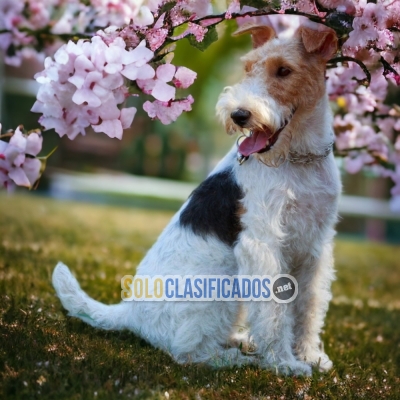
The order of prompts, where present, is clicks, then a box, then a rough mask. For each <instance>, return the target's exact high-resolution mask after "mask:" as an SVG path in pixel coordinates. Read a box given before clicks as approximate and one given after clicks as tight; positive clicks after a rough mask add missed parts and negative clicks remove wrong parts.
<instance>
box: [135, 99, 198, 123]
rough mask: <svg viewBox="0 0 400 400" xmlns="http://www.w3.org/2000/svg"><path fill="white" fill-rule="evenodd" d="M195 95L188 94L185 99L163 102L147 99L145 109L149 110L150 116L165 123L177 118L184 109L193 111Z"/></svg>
mask: <svg viewBox="0 0 400 400" xmlns="http://www.w3.org/2000/svg"><path fill="white" fill-rule="evenodd" d="M193 101H194V100H193V97H192V96H188V97H187V98H186V99H183V100H176V101H170V102H162V101H159V100H155V101H154V102H153V103H151V102H150V101H146V102H145V103H144V104H143V109H144V110H145V111H146V112H147V114H148V115H149V117H150V118H153V119H158V120H160V121H161V122H162V123H163V124H164V125H168V124H170V123H171V122H174V121H176V120H177V118H178V117H179V116H180V115H181V114H182V112H183V111H191V109H192V107H191V105H192V104H193Z"/></svg>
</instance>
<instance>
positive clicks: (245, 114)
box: [231, 108, 251, 127]
mask: <svg viewBox="0 0 400 400" xmlns="http://www.w3.org/2000/svg"><path fill="white" fill-rule="evenodd" d="M250 116H251V112H250V111H247V110H243V109H241V108H238V109H237V110H235V111H233V112H232V113H231V118H232V119H233V121H234V122H235V124H236V125H239V126H241V127H243V126H245V125H246V124H247V122H248V121H249V119H250Z"/></svg>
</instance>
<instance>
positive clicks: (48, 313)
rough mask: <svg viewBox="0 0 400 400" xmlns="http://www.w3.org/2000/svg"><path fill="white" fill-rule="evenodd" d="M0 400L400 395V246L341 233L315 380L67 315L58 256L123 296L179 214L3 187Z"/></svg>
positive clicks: (110, 296)
mask: <svg viewBox="0 0 400 400" xmlns="http://www.w3.org/2000/svg"><path fill="white" fill-rule="evenodd" d="M0 208H1V211H0V230H1V232H0V399H33V398H40V399H56V398H57V399H64V398H68V399H84V400H85V399H92V398H96V399H113V398H121V399H122V398H131V399H196V400H197V399H318V400H319V399H337V398H341V399H346V400H347V399H359V398H363V399H373V400H375V399H400V296H399V288H400V249H399V248H397V247H393V246H387V245H381V244H371V243H366V242H350V241H343V240H341V239H338V240H337V241H336V268H337V276H338V279H337V280H336V281H335V283H334V285H333V292H334V300H333V302H332V304H331V306H330V310H329V313H328V317H327V320H326V327H325V333H324V335H323V339H324V343H325V349H326V351H327V353H328V354H329V355H330V357H331V359H332V360H333V362H334V369H333V370H332V371H331V372H329V373H327V374H320V373H317V372H315V373H314V375H313V376H312V378H293V377H282V376H276V375H274V374H273V373H271V372H268V371H264V370H260V369H258V368H255V367H243V368H233V369H224V370H218V371H216V370H211V369H209V368H207V367H204V366H198V365H188V366H180V365H177V364H175V363H174V362H173V361H172V360H171V358H170V357H169V356H168V355H167V354H165V353H163V352H161V351H159V350H156V349H154V348H152V347H151V346H149V345H148V344H147V343H146V342H145V341H143V340H141V339H139V338H137V337H135V336H134V335H133V334H131V333H129V332H126V331H124V332H106V331H100V330H96V329H94V328H91V327H90V326H88V325H85V324H84V323H83V322H81V321H79V320H76V319H72V318H69V317H67V316H66V313H65V312H64V311H63V309H62V306H61V304H60V302H59V301H58V299H57V298H56V296H55V294H54V290H53V288H52V286H51V273H52V269H53V267H54V266H55V264H56V263H57V261H59V260H62V261H63V262H65V263H66V264H67V265H68V266H69V267H70V268H71V269H72V271H73V272H74V273H75V274H76V276H77V277H78V279H79V282H80V283H81V286H82V287H83V289H84V290H86V291H87V292H88V293H89V295H91V296H92V297H94V298H96V299H98V300H100V301H103V302H109V303H112V302H118V300H119V299H120V283H119V280H120V278H121V276H123V275H125V274H132V273H133V272H134V270H135V267H136V265H137V264H138V262H139V261H140V259H141V258H142V257H143V255H144V254H145V252H146V251H147V249H148V248H149V247H150V246H151V244H152V243H153V242H154V240H155V239H156V238H157V236H158V234H159V233H160V231H161V230H162V229H163V227H164V226H165V225H166V224H167V222H168V220H169V219H170V218H171V215H172V214H171V213H170V212H165V211H154V210H152V211H148V210H141V209H133V208H116V207H110V206H101V205H91V204H82V203H73V202H61V201H54V200H50V199H45V198H41V197H38V196H28V195H14V196H11V197H10V196H6V195H1V196H0Z"/></svg>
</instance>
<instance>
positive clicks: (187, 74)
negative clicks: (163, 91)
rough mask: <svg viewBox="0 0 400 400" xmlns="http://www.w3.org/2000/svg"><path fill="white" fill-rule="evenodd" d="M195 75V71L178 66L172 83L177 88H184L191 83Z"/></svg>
mask: <svg viewBox="0 0 400 400" xmlns="http://www.w3.org/2000/svg"><path fill="white" fill-rule="evenodd" d="M196 77H197V74H196V72H194V71H192V70H190V69H189V68H186V67H179V68H178V69H177V71H176V73H175V78H174V85H175V87H177V88H183V89H186V88H188V87H189V86H191V85H192V84H193V82H194V80H195V79H196Z"/></svg>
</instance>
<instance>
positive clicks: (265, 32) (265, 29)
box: [233, 25, 276, 49]
mask: <svg viewBox="0 0 400 400" xmlns="http://www.w3.org/2000/svg"><path fill="white" fill-rule="evenodd" d="M245 33H250V34H251V39H252V41H253V48H255V49H256V48H257V47H260V46H262V45H263V44H264V43H266V42H268V40H271V39H273V38H274V37H276V33H275V31H274V29H273V28H271V27H270V26H267V25H244V26H240V27H239V28H238V30H237V31H236V32H234V33H233V36H239V35H243V34H245Z"/></svg>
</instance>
